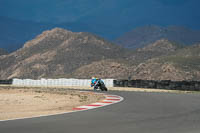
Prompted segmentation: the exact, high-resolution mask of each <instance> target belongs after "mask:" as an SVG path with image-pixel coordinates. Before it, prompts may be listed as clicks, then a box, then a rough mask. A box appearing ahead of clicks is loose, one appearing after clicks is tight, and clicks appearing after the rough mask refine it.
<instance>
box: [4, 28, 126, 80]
mask: <svg viewBox="0 0 200 133" xmlns="http://www.w3.org/2000/svg"><path fill="white" fill-rule="evenodd" d="M123 55H125V50H124V49H123V48H121V47H119V46H116V45H114V44H112V43H109V42H107V41H105V40H104V39H102V38H100V37H97V36H95V35H92V34H89V33H84V32H78V33H74V32H71V31H67V30H64V29H61V28H54V29H52V30H50V31H45V32H43V33H42V34H40V35H39V36H37V37H36V38H35V39H33V40H31V41H28V42H26V43H25V45H24V46H23V48H21V49H19V50H17V51H15V52H13V53H11V54H9V55H7V56H3V57H0V66H1V67H0V75H1V76H0V78H2V79H4V78H14V77H19V78H34V79H37V78H42V77H48V78H50V77H54V76H57V75H65V76H70V74H71V73H72V72H73V71H74V70H76V69H77V68H79V67H81V66H83V65H88V64H91V63H92V62H94V61H100V60H103V59H118V58H121V57H123Z"/></svg>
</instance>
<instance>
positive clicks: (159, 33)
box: [0, 17, 200, 52]
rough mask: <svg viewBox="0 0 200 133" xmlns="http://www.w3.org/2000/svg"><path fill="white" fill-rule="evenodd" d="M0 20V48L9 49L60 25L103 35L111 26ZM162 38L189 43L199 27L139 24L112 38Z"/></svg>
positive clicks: (133, 41) (129, 42)
mask: <svg viewBox="0 0 200 133" xmlns="http://www.w3.org/2000/svg"><path fill="white" fill-rule="evenodd" d="M0 20H1V21H0V29H1V30H2V32H0V48H4V49H6V50H7V51H9V52H11V51H15V50H17V49H19V48H21V47H22V46H23V44H24V43H25V42H26V41H28V40H31V39H33V38H35V37H36V36H37V35H38V34H40V33H41V32H42V31H44V30H49V29H52V28H54V27H62V28H64V29H68V30H71V31H73V32H90V33H95V34H96V35H103V36H107V34H110V32H109V30H112V29H110V28H109V27H108V28H106V27H104V26H102V27H101V26H99V27H98V26H96V27H92V26H91V25H88V24H84V23H70V22H68V23H62V24H49V23H37V22H31V21H21V20H16V19H11V18H7V17H0ZM105 29H106V30H105ZM104 32H105V33H104ZM107 37H108V36H107ZM163 38H165V39H168V40H170V41H174V42H177V43H181V44H187V45H191V44H194V43H198V42H200V30H199V31H197V30H192V29H188V28H185V27H180V26H170V27H160V26H154V25H149V26H143V27H138V28H136V29H134V30H133V31H131V32H128V33H126V34H124V35H123V36H121V37H119V38H117V39H115V40H114V41H113V42H114V43H116V44H120V45H121V46H123V47H128V48H140V47H143V46H145V45H148V44H149V43H152V42H155V41H157V40H159V39H163Z"/></svg>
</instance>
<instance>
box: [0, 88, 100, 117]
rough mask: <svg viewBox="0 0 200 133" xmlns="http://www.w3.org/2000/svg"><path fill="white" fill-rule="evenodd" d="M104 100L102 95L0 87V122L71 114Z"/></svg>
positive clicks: (63, 90) (60, 90)
mask: <svg viewBox="0 0 200 133" xmlns="http://www.w3.org/2000/svg"><path fill="white" fill-rule="evenodd" d="M103 99H104V96H103V95H102V94H99V95H97V94H94V93H91V92H79V91H75V90H68V89H58V88H57V89H54V88H47V89H45V88H23V89H22V88H13V87H0V120H7V119H15V118H24V117H34V116H40V115H49V114H57V113H64V112H69V111H72V109H73V108H74V107H77V106H80V105H86V104H90V103H93V102H97V101H100V100H103Z"/></svg>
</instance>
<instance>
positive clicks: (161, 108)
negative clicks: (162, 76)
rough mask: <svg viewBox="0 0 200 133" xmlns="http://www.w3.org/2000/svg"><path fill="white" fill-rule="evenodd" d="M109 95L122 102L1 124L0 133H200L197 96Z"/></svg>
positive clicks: (115, 92) (144, 93)
mask: <svg viewBox="0 0 200 133" xmlns="http://www.w3.org/2000/svg"><path fill="white" fill-rule="evenodd" d="M109 94H114V95H119V96H122V97H124V101H122V102H120V103H117V104H113V105H110V106H106V107H102V108H97V109H93V110H88V111H81V112H75V113H68V114H64V115H56V116H48V117H40V118H31V119H24V120H14V121H1V122H0V133H79V132H80V133H200V93H196V94H195V93H193V94H172V93H146V92H117V91H110V92H109Z"/></svg>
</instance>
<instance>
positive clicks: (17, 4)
mask: <svg viewBox="0 0 200 133" xmlns="http://www.w3.org/2000/svg"><path fill="white" fill-rule="evenodd" d="M199 5H200V0H0V16H7V17H11V18H15V19H20V20H32V21H37V22H48V23H61V22H84V23H88V24H102V25H105V26H124V28H127V27H128V28H131V27H136V26H140V25H147V24H156V25H163V26H165V25H183V26H188V27H192V28H198V29H200V25H199V24H200V8H199Z"/></svg>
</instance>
